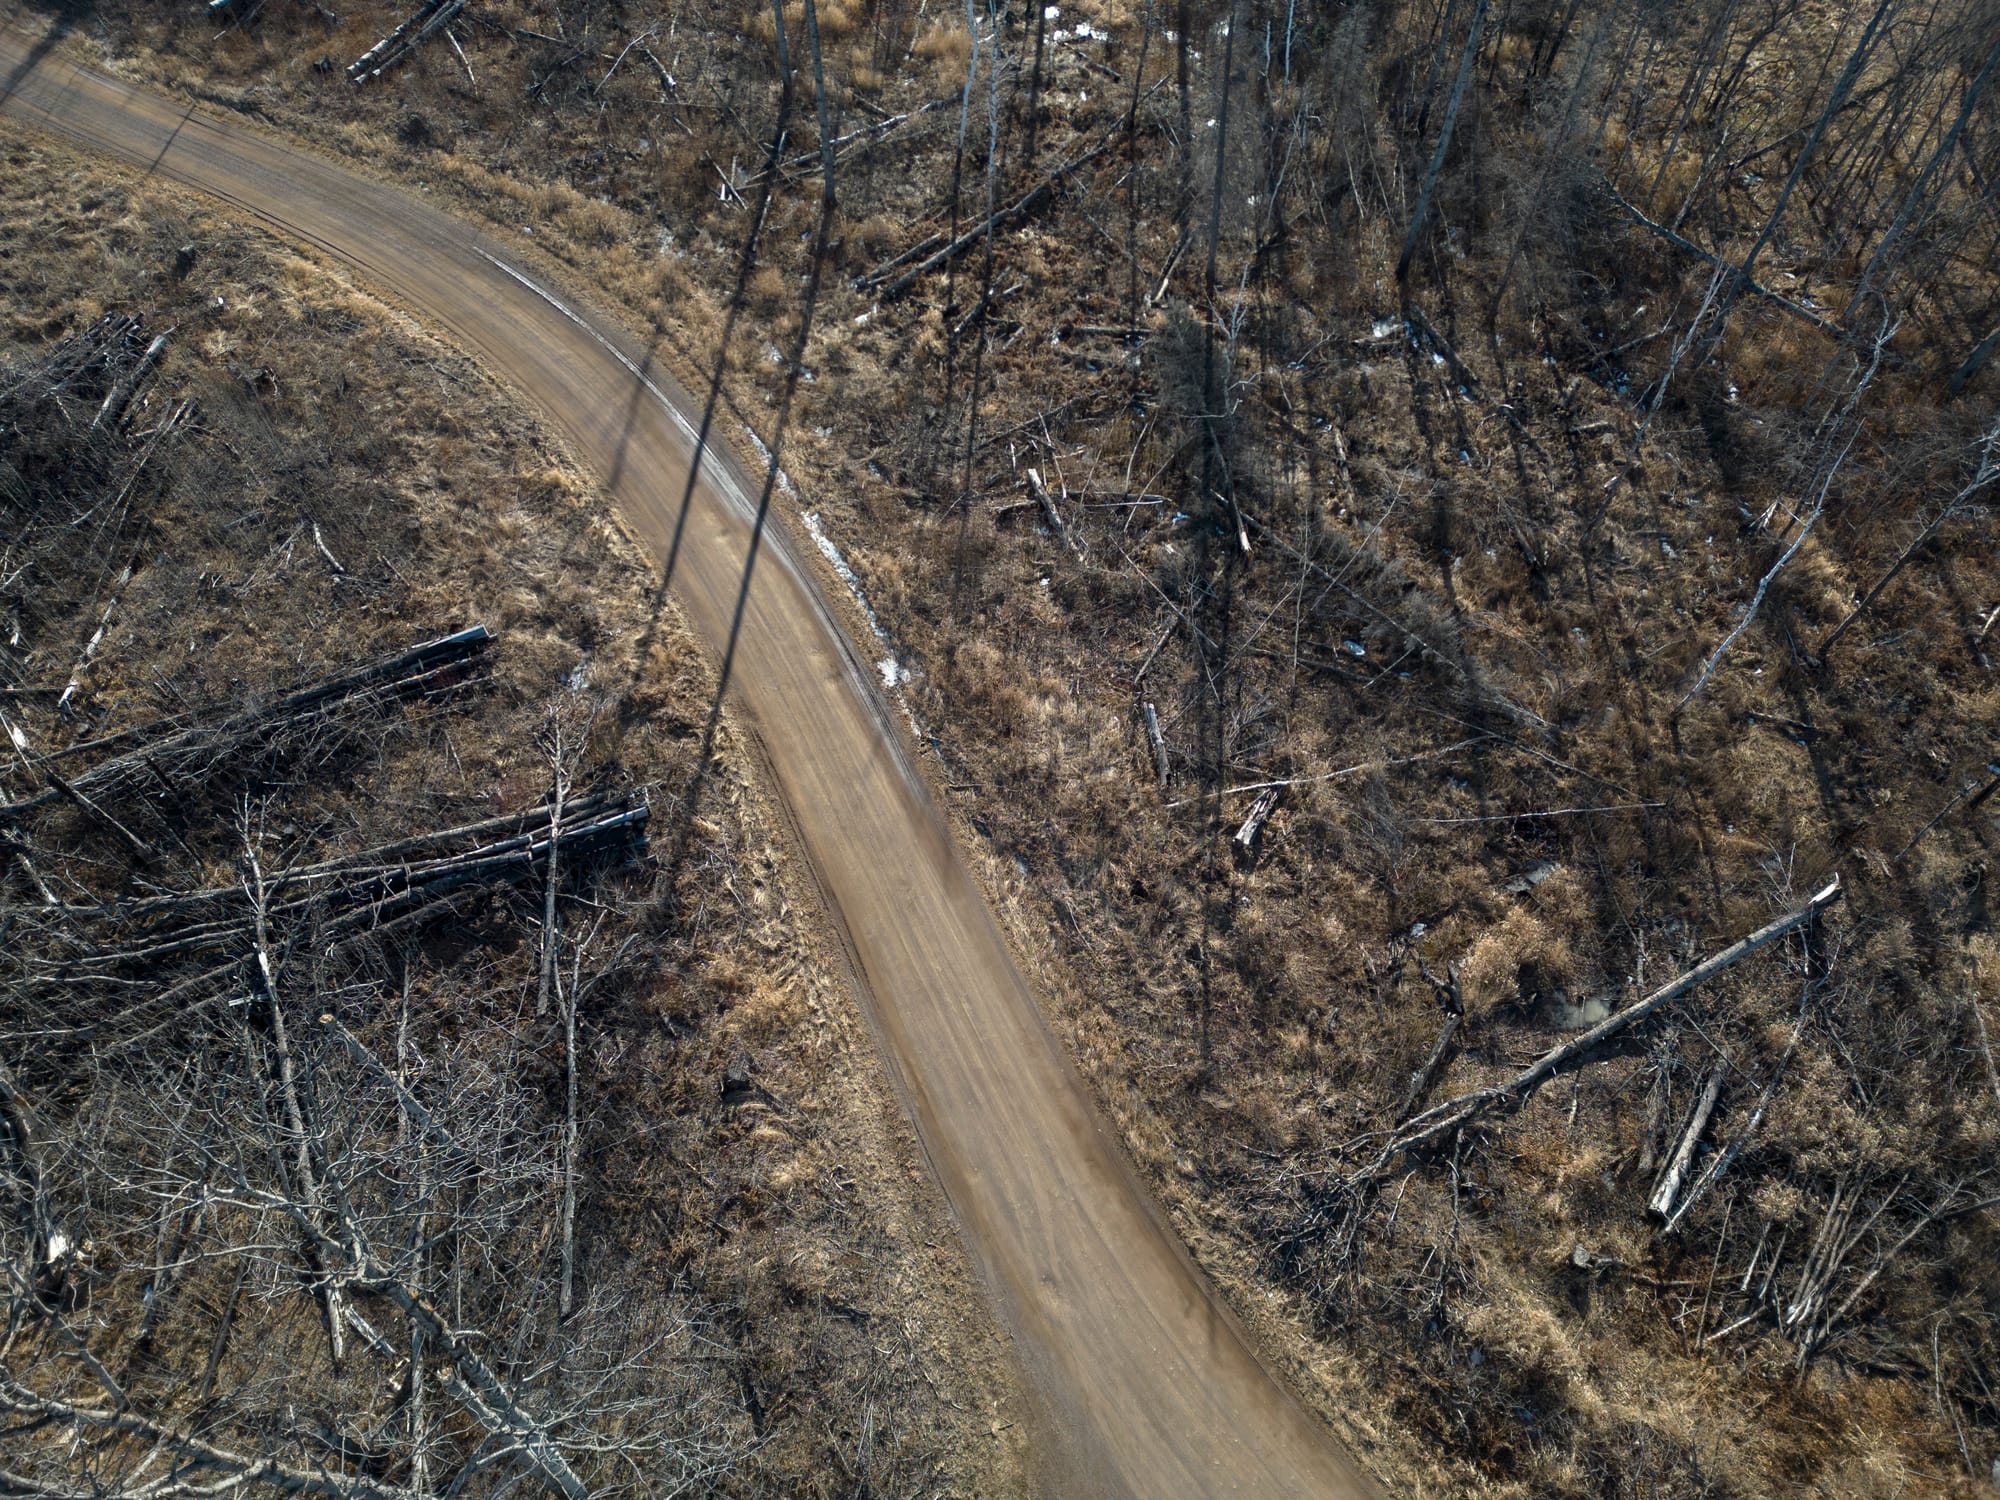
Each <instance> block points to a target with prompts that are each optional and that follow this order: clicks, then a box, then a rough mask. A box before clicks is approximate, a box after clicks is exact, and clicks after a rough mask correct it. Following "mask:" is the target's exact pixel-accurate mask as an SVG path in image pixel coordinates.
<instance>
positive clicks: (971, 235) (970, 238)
mask: <svg viewBox="0 0 2000 1500" xmlns="http://www.w3.org/2000/svg"><path fill="white" fill-rule="evenodd" d="M1110 149H1111V145H1110V143H1109V142H1108V141H1107V142H1105V143H1104V144H1102V145H1098V146H1094V147H1092V148H1091V149H1090V150H1088V151H1086V152H1084V153H1083V155H1081V156H1079V157H1077V158H1075V159H1074V160H1072V161H1068V162H1065V163H1064V164H1063V165H1062V166H1060V167H1057V168H1056V169H1055V171H1053V172H1051V173H1050V174H1049V175H1048V176H1047V177H1044V178H1043V179H1042V180H1041V181H1040V182H1038V183H1036V184H1035V185H1034V186H1033V187H1031V188H1030V189H1028V191H1027V192H1026V193H1024V194H1022V195H1021V196H1020V197H1019V198H1017V199H1015V200H1014V202H1012V203H1010V204H1008V205H1007V207H1005V208H1002V209H997V210H995V211H994V212H993V213H992V214H991V215H989V216H988V217H987V218H986V219H985V220H984V221H983V222H981V223H979V224H976V225H974V226H973V227H972V228H971V229H968V230H966V231H965V233H964V234H961V235H960V236H959V237H958V238H957V239H955V240H953V241H952V242H951V243H950V244H948V245H946V246H945V247H944V248H943V249H941V250H937V251H935V252H933V253H932V254H930V255H927V256H925V257H924V258H923V259H922V260H921V261H919V262H918V263H917V264H916V265H915V266H913V267H911V268H910V269H909V270H907V271H905V272H904V273H903V274H902V275H901V276H898V277H897V278H896V279H895V280H894V281H891V282H889V284H888V285H887V286H885V287H884V286H882V283H883V282H884V281H886V280H887V274H886V273H887V271H888V270H889V269H890V268H891V267H893V266H894V265H895V264H897V262H895V261H892V262H889V263H888V265H886V266H883V267H879V268H877V269H876V270H874V271H870V272H868V273H867V274H865V275H862V276H857V277H855V278H854V282H853V287H854V290H855V291H857V292H865V291H869V290H872V289H873V288H876V287H882V292H881V298H880V300H881V301H883V302H894V301H895V300H896V299H897V298H898V297H900V296H902V295H903V293H905V292H907V291H908V290H909V289H910V288H911V287H913V286H915V285H916V284H917V283H918V282H919V281H921V280H922V279H923V278H924V277H926V276H928V275H930V274H931V272H933V271H938V270H942V269H943V268H944V267H945V266H947V265H949V264H951V262H953V261H954V260H957V259H958V257H959V256H961V255H963V254H965V252H966V251H968V250H970V249H972V247H973V246H975V245H977V244H979V243H980V241H982V240H984V239H985V238H986V237H987V236H988V235H989V234H997V233H998V232H999V231H1000V230H1002V229H1005V228H1006V227H1007V226H1008V225H1010V224H1012V223H1013V222H1014V221H1015V220H1017V219H1019V218H1022V217H1023V216H1025V215H1026V214H1028V213H1029V212H1031V211H1032V210H1033V209H1034V207H1035V205H1036V204H1038V203H1040V202H1041V201H1042V199H1044V198H1046V197H1047V196H1048V195H1049V194H1050V193H1051V192H1053V191H1054V190H1055V187H1056V185H1057V184H1058V183H1060V182H1061V181H1062V180H1063V178H1065V177H1067V176H1068V175H1069V174H1070V173H1072V172H1076V171H1079V170H1081V169H1082V168H1084V167H1086V166H1088V165H1090V163H1091V162H1093V161H1095V160H1097V158H1098V157H1100V156H1102V155H1103V154H1104V153H1105V152H1107V151H1109V150H1110ZM902 258H903V257H899V258H898V259H899V260H900V259H902Z"/></svg>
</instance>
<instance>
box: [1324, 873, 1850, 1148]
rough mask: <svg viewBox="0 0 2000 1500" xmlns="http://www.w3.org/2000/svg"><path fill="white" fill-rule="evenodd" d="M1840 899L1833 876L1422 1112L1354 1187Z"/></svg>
mask: <svg viewBox="0 0 2000 1500" xmlns="http://www.w3.org/2000/svg"><path fill="white" fill-rule="evenodd" d="M1840 896H1841V889H1840V877H1839V876H1838V875H1836V876H1835V877H1834V878H1833V879H1832V880H1830V881H1829V882H1827V884H1826V886H1825V887H1824V888H1822V889H1821V890H1820V891H1818V892H1817V893H1816V894H1814V895H1813V897H1812V898H1811V899H1810V900H1808V901H1807V902H1806V904H1805V905H1804V906H1802V907H1800V908H1799V909H1798V910H1797V911H1795V912H1790V913H1787V914H1786V915H1785V916H1782V917H1779V918H1778V919H1777V920H1776V921H1775V922H1771V923H1768V924H1767V925H1765V926H1763V927H1760V928H1758V929H1757V930H1756V931H1755V932H1753V933H1751V934H1750V936H1748V937H1746V938H1744V939H1743V940H1742V941H1740V942H1737V943H1732V944H1731V945H1730V946H1729V947H1727V948H1725V949H1723V950H1722V952H1720V953H1718V954H1716V955H1714V956H1713V957H1712V958H1708V959H1705V960H1704V961H1703V962H1701V963H1699V964H1696V965H1695V966H1694V967H1693V968H1692V969H1689V970H1688V971H1687V972H1686V973H1685V974H1683V975H1681V976H1680V977H1679V978H1678V979H1675V980H1674V981H1672V982H1671V983H1670V984H1666V985H1663V986H1662V987H1661V988H1659V989H1657V990H1655V991H1653V993H1652V994H1650V995H1648V996H1647V997H1646V998H1645V999H1643V1000H1640V1001H1638V1002H1636V1003H1635V1004H1632V1005H1628V1006H1626V1007H1625V1009H1623V1010H1621V1011H1619V1012H1618V1013H1617V1014H1616V1015H1613V1016H1609V1017H1607V1018H1606V1019H1604V1020H1602V1021H1599V1022H1598V1023H1597V1024H1596V1025H1595V1026H1593V1027H1591V1028H1590V1029H1589V1030H1588V1031H1583V1032H1579V1033H1578V1034H1577V1035H1575V1036H1574V1037H1572V1038H1570V1040H1568V1041H1566V1042H1564V1043H1563V1044H1562V1045H1561V1046H1558V1047H1553V1048H1551V1049H1550V1050H1549V1051H1547V1052H1545V1053H1543V1054H1542V1055H1541V1056H1540V1057H1539V1058H1537V1059H1536V1060H1535V1061H1534V1062H1533V1063H1531V1064H1530V1065H1529V1066H1528V1067H1526V1068H1524V1069H1523V1070H1522V1071H1521V1072H1519V1073H1517V1074H1515V1075H1514V1077H1512V1078H1510V1079H1508V1080H1507V1081H1506V1082H1504V1083H1499V1084H1494V1085H1492V1086H1490V1087H1487V1088H1483V1089H1474V1090H1473V1091H1472V1092H1470V1093H1467V1094H1460V1095H1459V1096H1458V1097H1457V1098H1456V1099H1448V1100H1446V1101H1445V1102H1444V1103H1443V1104H1439V1105H1434V1106H1433V1107H1432V1108H1430V1109H1427V1110H1425V1111H1424V1112H1423V1113H1422V1114H1420V1115H1418V1116H1416V1117H1415V1118H1414V1119H1412V1120H1410V1121H1409V1122H1408V1123H1407V1124H1405V1125H1404V1126H1403V1127H1402V1128H1401V1129H1400V1130H1398V1131H1397V1132H1396V1133H1395V1134H1394V1135H1393V1136H1391V1137H1390V1139H1389V1141H1388V1143H1387V1144H1386V1145H1384V1146H1383V1147H1382V1150H1381V1152H1380V1153H1379V1154H1378V1155H1377V1157H1376V1158H1375V1161H1374V1162H1373V1163H1372V1164H1371V1165H1370V1166H1368V1167H1366V1168H1364V1169H1363V1170H1362V1172H1361V1173H1360V1174H1358V1176H1357V1177H1356V1178H1355V1179H1354V1180H1353V1181H1354V1184H1355V1185H1358V1184H1361V1183H1365V1182H1367V1181H1369V1180H1371V1179H1373V1178H1374V1177H1376V1176H1377V1175H1379V1174H1380V1173H1381V1172H1382V1171H1383V1170H1385V1169H1386V1168H1387V1167H1388V1165H1389V1163H1390V1162H1392V1161H1393V1160H1395V1159H1396V1157H1398V1156H1404V1155H1407V1154H1408V1153H1410V1152H1412V1151H1415V1150H1417V1149H1419V1148H1420V1147H1423V1146H1427V1145H1429V1144H1430V1143H1431V1142H1432V1141H1435V1140H1438V1139H1441V1138H1442V1137H1444V1136H1446V1135H1449V1134H1451V1133H1453V1132H1455V1131H1458V1130H1462V1129H1463V1128H1464V1127H1465V1126H1467V1125H1469V1124H1471V1123H1472V1121H1473V1120H1474V1119H1475V1118H1476V1117H1478V1116H1480V1115H1483V1114H1488V1113H1492V1112H1495V1111H1497V1110H1501V1109H1518V1108H1520V1107H1521V1105H1523V1104H1525V1103H1526V1102H1527V1100H1528V1098H1529V1097H1530V1096H1531V1095H1532V1094H1533V1093H1534V1092H1535V1090H1536V1089H1538V1088H1540V1087H1541V1086H1542V1085H1543V1084H1544V1083H1546V1082H1548V1081H1549V1079H1551V1078H1553V1077H1555V1076H1556V1074H1557V1073H1559V1072H1561V1071H1562V1070H1563V1069H1564V1068H1565V1067H1567V1066H1568V1065H1569V1064H1571V1063H1573V1062H1575V1061H1577V1060H1578V1059H1580V1058H1582V1057H1584V1056H1586V1055H1588V1054H1589V1053H1590V1052H1592V1051H1594V1050H1595V1049H1596V1048H1598V1047H1600V1046H1602V1045H1603V1044H1604V1043H1605V1042H1607V1041H1609V1040H1610V1039H1611V1038H1612V1037H1614V1036H1616V1035H1618V1033H1620V1032H1622V1031H1625V1030H1628V1029H1629V1028H1631V1027H1633V1026H1636V1025H1637V1024H1638V1023H1639V1022H1641V1021H1643V1020H1645V1019H1646V1018H1647V1017H1648V1016H1651V1015H1653V1014H1654V1013H1655V1012H1657V1011H1658V1010H1660V1009H1661V1008H1662V1007H1663V1006H1666V1005H1671V1004H1672V1003H1673V1002H1674V1001H1676V1000H1678V999H1680V998H1681V996H1683V995H1685V994H1687V993H1688V992H1689V991H1690V990H1693V989H1696V988H1698V987H1699V986H1701V985H1703V984H1705V983H1707V982H1708V981H1709V980H1711V979H1713V978H1714V977H1715V976H1716V975H1718V974H1720V973H1721V972H1722V971H1723V970H1725V969H1727V968H1729V967H1730V966H1731V965H1732V964H1735V963H1737V962H1738V961H1739V960H1741V959H1744V958H1747V957H1748V956H1749V955H1751V954H1752V953H1755V952H1756V951H1757V950H1758V949H1759V948H1763V947H1766V946H1768V945H1769V944H1771V943H1774V942H1776V941H1777V940H1778V939H1779V938H1781V937H1783V936H1785V934H1787V933H1789V932H1793V931H1795V930H1796V929H1798V928H1800V927H1803V926H1805V925H1806V924H1807V923H1809V922H1812V921H1814V920H1815V919H1817V918H1818V917H1819V916H1821V915H1822V914H1823V913H1824V912H1825V911H1826V910H1827V908H1828V907H1830V906H1832V905H1833V904H1834V903H1835V902H1836V901H1838V900H1839V899H1840Z"/></svg>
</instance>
